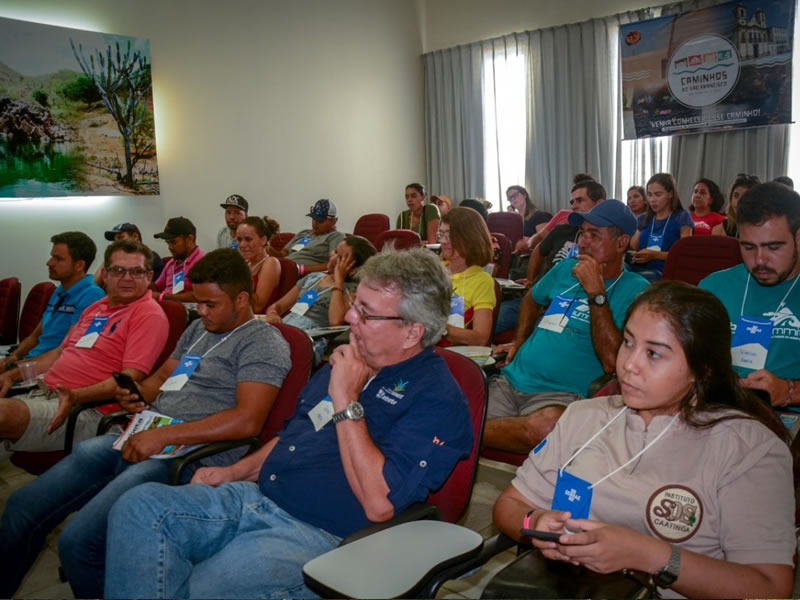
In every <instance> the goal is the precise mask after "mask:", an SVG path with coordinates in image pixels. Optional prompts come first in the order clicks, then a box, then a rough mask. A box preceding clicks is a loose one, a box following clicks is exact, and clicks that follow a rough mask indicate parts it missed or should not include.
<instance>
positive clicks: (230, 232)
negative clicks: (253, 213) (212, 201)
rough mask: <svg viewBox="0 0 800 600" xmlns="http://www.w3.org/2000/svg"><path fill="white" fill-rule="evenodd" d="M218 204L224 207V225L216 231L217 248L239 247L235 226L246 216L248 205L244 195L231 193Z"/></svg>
mask: <svg viewBox="0 0 800 600" xmlns="http://www.w3.org/2000/svg"><path fill="white" fill-rule="evenodd" d="M220 206H221V207H222V208H224V209H225V226H224V227H223V228H222V229H220V230H219V231H218V232H217V248H234V249H237V250H238V249H239V243H238V242H237V241H236V228H237V227H239V223H241V222H242V221H244V220H245V219H246V218H247V211H248V209H249V208H250V206H249V205H248V203H247V200H245V198H244V196H240V195H239V194H231V195H230V196H228V197H227V198H225V202H223V203H221V204H220Z"/></svg>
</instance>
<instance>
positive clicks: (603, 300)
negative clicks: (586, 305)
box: [592, 294, 606, 306]
mask: <svg viewBox="0 0 800 600" xmlns="http://www.w3.org/2000/svg"><path fill="white" fill-rule="evenodd" d="M592 301H593V302H594V304H596V305H597V306H603V304H605V303H606V297H605V296H604V295H603V294H597V296H595V297H594V298H592Z"/></svg>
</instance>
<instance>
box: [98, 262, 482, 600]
mask: <svg viewBox="0 0 800 600" xmlns="http://www.w3.org/2000/svg"><path fill="white" fill-rule="evenodd" d="M360 273H361V283H360V284H359V286H358V291H357V294H356V299H355V302H354V304H353V306H352V308H351V309H350V310H349V311H348V313H347V321H348V322H349V323H350V326H351V328H352V329H351V333H350V344H349V345H344V346H340V347H339V348H337V349H336V351H335V352H334V354H333V356H332V358H331V365H330V366H326V367H324V368H322V369H321V370H320V371H318V372H317V374H316V375H315V376H314V377H313V378H312V379H311V381H310V382H309V383H308V385H307V386H306V387H305V388H304V389H303V391H302V392H301V393H300V404H299V407H298V409H297V413H296V414H295V415H294V417H292V419H290V420H289V421H288V422H287V423H286V425H285V426H284V428H283V430H282V431H281V432H280V433H279V434H278V435H277V436H276V437H275V438H273V439H272V440H271V441H270V442H269V443H268V444H266V445H265V446H264V447H263V448H262V449H261V450H259V451H258V452H256V453H255V454H251V455H250V456H248V457H246V458H244V459H242V460H241V461H239V462H238V463H236V464H234V465H232V466H230V467H227V468H209V469H200V470H198V471H197V473H195V475H194V478H193V479H192V481H193V485H187V486H183V487H181V488H169V487H167V486H163V485H155V484H146V485H144V486H139V487H138V488H137V489H135V490H131V491H130V492H129V493H127V494H125V495H124V496H123V497H122V498H121V499H120V500H119V501H118V502H117V504H116V505H115V506H114V508H113V510H112V511H111V517H110V520H109V537H108V544H107V548H108V552H107V567H106V588H105V594H106V596H105V597H108V598H123V597H124V598H134V597H135V598H178V597H184V598H188V597H208V598H212V597H213V598H222V597H226V598H255V597H261V598H308V597H313V593H312V592H311V590H309V589H308V588H307V587H306V586H305V584H304V583H303V573H302V567H303V565H304V564H305V563H306V561H308V560H310V559H312V558H314V557H315V556H318V555H320V554H322V553H324V552H327V551H328V550H330V549H332V548H334V547H335V546H336V545H337V544H338V543H339V541H340V539H341V538H342V537H343V536H347V535H349V534H351V533H352V532H353V531H355V530H357V529H359V528H361V527H364V526H365V525H368V524H369V523H370V522H379V521H385V520H387V519H389V518H391V517H392V516H394V515H395V514H398V513H400V512H401V511H402V510H403V509H404V508H405V507H406V506H408V504H410V503H411V502H414V501H417V500H423V499H424V498H425V497H426V496H427V495H428V492H429V491H430V490H432V489H436V488H438V487H439V486H440V485H441V484H442V483H443V482H444V480H445V479H446V478H447V476H448V475H449V474H450V472H451V471H452V469H453V467H454V466H455V464H456V462H458V460H459V459H461V458H462V457H465V456H467V455H468V454H469V452H470V450H471V449H472V444H473V435H472V424H471V421H470V416H469V412H468V408H467V404H466V400H465V398H464V395H463V394H462V392H461V390H460V389H459V387H458V385H457V384H456V382H455V381H454V380H453V378H452V376H451V375H450V372H449V370H448V368H447V365H446V364H445V362H444V360H443V359H442V358H441V357H439V356H438V355H437V354H435V353H434V351H433V348H432V347H431V346H432V345H433V344H435V343H436V341H437V340H438V339H439V336H440V334H441V332H442V330H443V329H444V326H445V323H446V322H447V315H448V313H449V309H450V282H449V281H448V278H447V274H446V272H445V271H444V269H443V267H442V266H441V265H440V264H439V260H438V257H437V256H436V255H435V254H434V253H433V252H428V251H427V250H424V249H416V250H410V251H407V252H388V253H382V254H378V255H376V256H374V257H373V258H371V259H369V260H368V261H367V262H366V263H365V265H364V266H363V267H361V271H360ZM195 566H198V568H197V569H196V570H195V569H194V567H195Z"/></svg>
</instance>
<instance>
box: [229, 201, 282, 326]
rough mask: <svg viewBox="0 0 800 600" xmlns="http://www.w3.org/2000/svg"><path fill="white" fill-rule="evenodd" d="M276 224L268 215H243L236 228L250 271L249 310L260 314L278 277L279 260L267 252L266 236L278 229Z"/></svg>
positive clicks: (267, 242)
mask: <svg viewBox="0 0 800 600" xmlns="http://www.w3.org/2000/svg"><path fill="white" fill-rule="evenodd" d="M279 230H280V225H278V222H277V221H275V220H273V219H270V218H269V217H264V218H263V219H262V218H260V217H247V218H245V219H244V220H242V222H241V223H239V226H238V227H237V228H236V242H237V244H238V245H239V252H241V254H242V256H243V257H244V259H245V260H246V261H247V264H248V265H250V272H251V273H252V274H253V300H252V303H253V312H254V313H256V314H262V313H263V312H264V309H265V308H266V307H267V304H268V303H269V301H270V300H272V299H273V298H272V293H273V292H274V291H275V290H277V289H278V283H279V282H280V279H281V263H280V261H279V260H278V259H277V258H275V257H274V256H267V245H268V244H269V239H270V238H271V237H272V236H273V235H275V234H276V233H278V231H279Z"/></svg>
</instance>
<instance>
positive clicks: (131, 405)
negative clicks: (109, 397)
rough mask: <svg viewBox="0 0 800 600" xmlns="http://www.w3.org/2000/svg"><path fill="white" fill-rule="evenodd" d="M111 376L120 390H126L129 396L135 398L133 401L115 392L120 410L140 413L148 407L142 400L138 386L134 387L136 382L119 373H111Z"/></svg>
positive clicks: (125, 374) (128, 376)
mask: <svg viewBox="0 0 800 600" xmlns="http://www.w3.org/2000/svg"><path fill="white" fill-rule="evenodd" d="M111 376H112V377H113V378H114V381H115V382H116V383H117V385H118V386H119V387H120V389H123V390H128V392H130V395H132V396H136V398H135V399H134V398H130V396H125V395H124V394H121V393H120V392H117V402H119V403H120V405H121V406H122V408H124V409H125V410H127V411H130V412H141V411H143V410H144V409H146V408H147V407H148V403H147V401H146V400H145V399H144V396H142V392H141V390H140V389H139V386H138V385H136V382H135V381H134V380H133V378H132V377H131V376H130V375H128V374H127V373H120V372H119V371H112V372H111Z"/></svg>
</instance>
